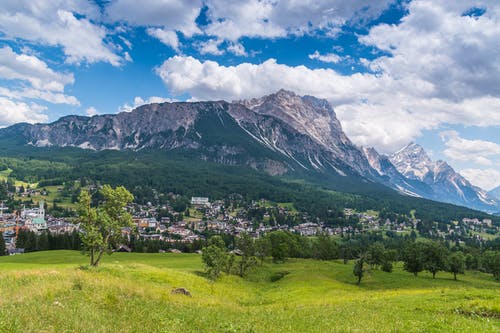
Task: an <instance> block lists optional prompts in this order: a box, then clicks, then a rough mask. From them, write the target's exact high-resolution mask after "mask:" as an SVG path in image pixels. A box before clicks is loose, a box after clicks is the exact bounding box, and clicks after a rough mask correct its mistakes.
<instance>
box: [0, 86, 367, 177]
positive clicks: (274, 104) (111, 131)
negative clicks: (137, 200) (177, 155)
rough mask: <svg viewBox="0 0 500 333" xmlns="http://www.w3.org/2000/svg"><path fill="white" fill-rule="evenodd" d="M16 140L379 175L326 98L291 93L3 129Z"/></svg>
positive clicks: (273, 169)
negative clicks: (176, 151) (166, 151)
mask: <svg viewBox="0 0 500 333" xmlns="http://www.w3.org/2000/svg"><path fill="white" fill-rule="evenodd" d="M10 136H16V137H18V138H19V140H20V141H21V142H22V143H24V144H29V145H33V146H37V147H50V146H57V147H67V146H70V147H79V148H84V149H92V150H97V151H100V150H105V149H112V150H127V149H129V150H134V151H138V150H142V149H160V150H168V151H172V150H182V151H189V152H190V153H194V154H196V155H197V156H198V157H199V158H201V159H204V160H209V161H214V162H218V163H223V164H230V165H234V164H244V165H248V166H251V167H253V168H255V169H259V170H265V171H266V172H268V173H270V174H284V173H286V172H289V171H296V170H299V169H300V170H321V171H326V172H334V173H336V174H339V175H342V176H345V175H356V176H358V177H368V178H370V177H376V176H377V174H376V173H374V172H373V170H372V169H371V167H370V165H369V164H368V161H367V160H366V158H365V157H364V155H363V153H362V152H361V151H360V150H359V149H358V148H357V147H356V146H355V145H354V144H353V143H352V142H351V141H350V140H349V139H348V138H347V136H346V135H345V134H344V132H343V131H342V127H341V125H340V122H339V121H338V119H337V118H336V116H335V113H334V111H333V109H332V108H331V106H330V104H329V103H328V102H327V101H325V100H321V99H317V98H314V97H311V96H304V97H300V96H298V95H296V94H294V93H293V92H289V91H285V90H280V91H279V92H277V93H275V94H271V95H269V96H265V97H263V98H260V99H253V100H249V101H236V102H232V103H228V102H224V101H215V102H196V103H161V104H149V105H144V106H141V107H138V108H137V109H135V110H133V111H132V112H129V113H127V112H123V113H119V114H116V115H99V116H94V117H82V116H67V117H63V118H61V119H59V120H57V121H56V122H53V123H51V124H35V125H30V124H18V125H15V126H12V127H10V128H6V129H2V130H0V137H10Z"/></svg>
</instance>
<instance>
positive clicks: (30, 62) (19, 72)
mask: <svg viewBox="0 0 500 333" xmlns="http://www.w3.org/2000/svg"><path fill="white" fill-rule="evenodd" d="M0 78H3V79H7V80H16V79H17V80H23V81H29V83H30V84H31V85H32V86H33V88H35V89H40V90H49V91H58V92H61V91H64V86H65V85H67V84H73V83H74V81H75V79H74V77H73V74H62V73H57V72H55V71H53V70H52V69H50V68H49V67H48V66H47V64H46V63H45V62H43V61H42V60H40V59H38V58H37V57H35V56H32V55H26V54H17V53H15V52H14V51H13V50H12V49H11V48H10V47H8V46H4V47H3V48H0Z"/></svg>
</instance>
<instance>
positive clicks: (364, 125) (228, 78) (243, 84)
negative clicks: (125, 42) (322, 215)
mask: <svg viewBox="0 0 500 333" xmlns="http://www.w3.org/2000/svg"><path fill="white" fill-rule="evenodd" d="M156 72H157V74H158V75H159V76H160V77H161V78H162V80H163V81H164V83H165V85H166V86H167V88H168V89H169V91H170V92H172V93H174V94H178V95H181V94H183V93H189V94H190V95H191V96H192V97H193V99H198V100H200V99H209V100H212V99H221V98H222V99H226V100H234V99H241V98H251V97H257V96H262V95H266V94H269V93H270V92H274V91H277V90H278V89H280V88H284V89H288V90H293V91H296V92H297V93H299V94H308V95H313V96H317V97H320V98H326V99H328V100H329V101H330V102H331V103H332V105H333V106H334V107H335V110H336V112H337V115H338V117H339V119H340V120H341V121H342V124H343V126H344V129H345V131H346V133H347V134H348V135H349V137H350V138H351V139H353V141H354V142H356V143H357V144H360V145H366V146H375V147H376V148H377V149H379V150H381V151H382V152H392V151H394V150H396V149H397V148H399V147H401V146H403V145H405V144H406V143H408V142H409V141H411V140H413V139H415V138H416V137H418V136H419V135H420V134H421V132H422V131H423V130H425V129H434V128H438V127H439V125H440V124H442V123H453V124H467V125H477V126H490V125H495V124H496V125H500V112H498V110H499V109H500V98H497V97H490V96H485V97H479V98H472V99H466V100H462V101H460V102H453V101H448V100H445V99H437V98H425V93H426V91H427V85H426V84H425V83H424V82H416V81H411V80H410V81H407V80H406V79H405V78H401V79H395V78H393V77H391V76H390V75H388V74H370V73H364V74H361V73H356V74H353V75H349V76H343V75H340V74H339V73H337V72H335V71H334V70H332V69H309V68H307V67H305V66H295V67H292V66H287V65H282V64H278V63H277V62H276V60H274V59H269V60H267V61H265V62H263V63H262V64H250V63H242V64H239V65H237V66H222V65H219V64H218V63H217V62H214V61H204V62H200V61H199V60H197V59H195V58H193V57H184V56H175V57H172V58H169V59H167V60H166V61H165V62H164V63H163V64H162V65H161V66H160V67H158V68H157V69H156ZM423 96H424V97H423Z"/></svg>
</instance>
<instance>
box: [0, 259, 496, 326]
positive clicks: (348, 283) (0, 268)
mask: <svg viewBox="0 0 500 333" xmlns="http://www.w3.org/2000/svg"><path fill="white" fill-rule="evenodd" d="M86 261H87V258H86V257H84V256H82V255H81V254H79V253H78V252H71V251H52V252H42V253H31V254H26V255H22V256H14V257H2V258H0V292H1V293H2V298H1V300H0V303H1V307H0V331H2V332H41V331H44V332H75V331H78V332H93V333H94V332H124V331H128V332H138V331H141V332H158V331H168V332H200V331H204V332H270V330H269V328H270V327H272V328H273V329H272V331H273V332H290V331H295V332H394V331H404V332H450V331H454V332H495V331H498V330H499V329H500V308H499V307H498V304H500V292H499V288H498V282H494V281H493V279H492V278H491V277H490V276H486V275H483V274H481V273H474V272H467V274H466V275H464V276H460V277H459V281H456V282H454V281H452V277H451V276H450V275H449V274H446V273H441V274H438V277H437V279H436V280H432V278H431V277H430V275H428V274H421V275H419V277H417V278H415V277H413V275H411V274H408V273H406V272H402V271H401V269H400V268H399V267H398V268H397V269H396V270H395V271H394V272H393V273H384V272H381V271H374V272H373V273H372V274H371V275H370V276H368V277H367V278H366V279H364V280H363V282H362V284H361V286H356V285H355V284H354V280H355V279H354V276H353V275H352V265H351V264H348V265H343V264H341V263H339V262H318V261H313V260H290V261H288V262H287V263H285V264H270V263H267V264H265V265H264V267H262V268H259V269H258V270H256V271H254V272H253V273H252V274H251V275H250V276H249V277H248V278H246V279H241V278H239V277H235V276H224V277H223V278H222V279H221V280H219V281H217V282H215V283H210V282H209V281H208V280H207V279H205V278H204V277H203V273H202V266H201V259H200V257H199V255H186V254H121V253H117V254H113V255H112V256H107V257H105V258H104V262H103V264H102V266H101V267H100V268H98V269H97V270H81V269H77V267H78V266H79V265H81V264H84V263H86ZM283 271H287V272H289V274H288V275H286V276H285V277H283V278H282V279H280V280H278V281H275V282H271V280H272V279H271V277H272V276H274V275H276V273H277V272H283ZM174 287H184V288H187V289H188V290H189V291H190V292H191V294H192V297H187V296H184V295H171V294H170V291H171V290H172V288H174ZM26 309H29V311H26Z"/></svg>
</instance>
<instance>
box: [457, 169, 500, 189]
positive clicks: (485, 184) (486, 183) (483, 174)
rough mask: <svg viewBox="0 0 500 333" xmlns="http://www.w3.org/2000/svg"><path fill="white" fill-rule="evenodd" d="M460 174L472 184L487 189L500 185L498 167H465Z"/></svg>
mask: <svg viewBox="0 0 500 333" xmlns="http://www.w3.org/2000/svg"><path fill="white" fill-rule="evenodd" d="M460 174H461V175H462V176H464V177H465V178H467V179H468V180H469V181H470V182H471V183H472V184H474V185H476V186H479V187H480V188H483V189H485V190H487V191H489V190H492V189H494V188H495V187H497V186H500V170H498V169H463V170H460Z"/></svg>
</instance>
